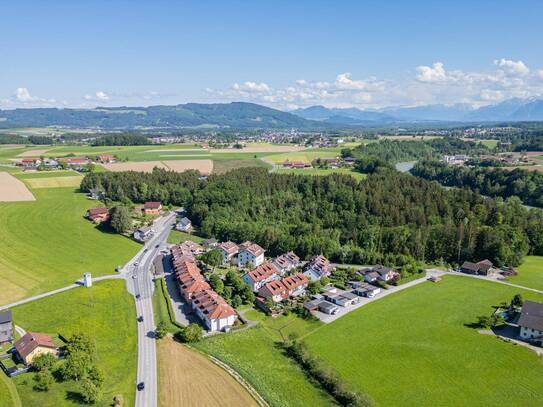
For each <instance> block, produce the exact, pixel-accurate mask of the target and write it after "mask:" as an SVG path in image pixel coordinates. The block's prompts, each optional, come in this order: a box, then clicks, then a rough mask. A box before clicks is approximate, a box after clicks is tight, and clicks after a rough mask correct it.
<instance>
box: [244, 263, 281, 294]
mask: <svg viewBox="0 0 543 407" xmlns="http://www.w3.org/2000/svg"><path fill="white" fill-rule="evenodd" d="M242 278H243V281H245V283H246V284H248V285H249V286H251V288H252V289H253V290H254V291H258V289H259V288H260V287H262V286H263V285H264V284H266V283H268V282H270V281H273V280H278V279H279V278H280V276H279V269H278V268H277V267H276V266H275V264H273V263H272V262H270V261H268V262H266V263H264V264H261V265H260V266H258V267H257V268H255V269H254V270H251V271H249V272H248V273H245V274H244V275H243V277H242Z"/></svg>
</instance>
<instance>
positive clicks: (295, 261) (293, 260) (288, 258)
mask: <svg viewBox="0 0 543 407" xmlns="http://www.w3.org/2000/svg"><path fill="white" fill-rule="evenodd" d="M272 262H273V264H274V266H275V267H277V269H278V270H279V274H281V275H284V274H285V273H287V272H288V271H291V270H293V269H295V268H297V267H300V265H301V264H302V263H301V262H300V258H299V257H298V256H296V254H294V252H288V253H285V254H282V255H281V256H278V257H276V258H275V259H273V261H272Z"/></svg>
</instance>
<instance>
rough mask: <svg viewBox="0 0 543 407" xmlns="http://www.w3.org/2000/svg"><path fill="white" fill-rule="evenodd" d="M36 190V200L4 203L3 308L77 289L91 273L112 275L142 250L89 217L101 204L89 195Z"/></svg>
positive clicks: (0, 214) (0, 211)
mask: <svg viewBox="0 0 543 407" xmlns="http://www.w3.org/2000/svg"><path fill="white" fill-rule="evenodd" d="M34 175H35V174H34ZM23 178H24V177H23ZM31 191H32V193H33V194H34V197H35V198H36V201H33V202H2V203H0V230H1V231H2V246H1V247H0V287H2V290H0V304H6V303H10V302H14V301H17V300H19V299H21V298H25V297H28V296H31V295H34V294H38V293H41V292H45V291H49V290H52V289H55V288H59V287H63V286H66V285H69V284H72V283H73V282H74V281H75V280H77V279H79V278H80V277H81V276H82V274H83V273H84V272H86V271H90V272H91V273H92V274H93V275H94V276H100V275H104V274H113V273H115V267H116V266H118V265H121V264H124V263H125V262H126V261H128V260H129V259H130V258H131V257H132V256H133V255H134V254H136V253H137V251H138V250H139V248H140V246H139V245H138V244H137V243H135V242H133V241H131V240H129V239H127V238H125V237H123V236H120V235H117V234H113V233H108V232H106V231H102V230H101V229H100V228H99V227H97V226H95V225H93V224H92V223H90V222H89V221H88V220H86V219H85V218H84V216H85V213H86V210H87V209H88V208H91V207H93V206H97V205H99V203H97V202H96V201H92V200H89V199H87V198H86V197H85V195H84V194H81V193H78V192H76V191H75V190H74V189H73V188H45V189H41V188H40V189H32V190H31Z"/></svg>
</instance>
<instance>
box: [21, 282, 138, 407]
mask: <svg viewBox="0 0 543 407" xmlns="http://www.w3.org/2000/svg"><path fill="white" fill-rule="evenodd" d="M13 318H14V322H15V323H16V324H17V325H19V326H21V327H22V328H23V329H25V330H32V331H36V332H43V333H47V334H50V335H51V336H53V337H58V336H59V335H62V336H64V337H67V336H69V335H71V334H72V333H75V332H82V333H86V334H89V335H90V336H91V337H92V338H94V339H95V342H96V348H97V361H96V364H97V366H98V367H99V368H101V369H102V370H103V371H104V373H105V377H106V381H105V383H104V397H103V399H102V401H101V402H100V403H97V404H96V405H98V406H104V407H105V406H110V405H111V404H112V401H113V397H114V396H115V395H117V394H122V396H123V398H124V400H125V403H126V405H127V406H129V405H133V404H134V394H135V382H136V353H137V336H136V335H135V332H136V310H135V307H134V300H133V298H132V296H131V295H130V294H128V292H127V291H126V289H125V282H124V281H122V280H112V281H102V282H99V283H95V284H94V285H93V287H92V288H91V289H86V288H83V287H81V288H75V289H73V290H70V291H67V292H64V293H61V294H57V295H54V296H51V297H47V298H44V299H41V300H37V301H34V302H31V303H28V304H25V305H20V306H18V307H15V308H13ZM127 332H134V335H127ZM12 380H13V381H14V383H15V385H16V387H17V390H18V393H19V397H20V398H21V400H22V404H23V406H42V407H64V406H78V405H81V402H80V401H79V387H78V384H77V383H76V382H73V381H68V382H55V383H54V384H53V385H52V387H51V389H50V390H49V391H48V392H36V391H34V390H33V389H32V386H33V380H32V373H29V374H23V375H21V376H18V377H16V378H14V379H12Z"/></svg>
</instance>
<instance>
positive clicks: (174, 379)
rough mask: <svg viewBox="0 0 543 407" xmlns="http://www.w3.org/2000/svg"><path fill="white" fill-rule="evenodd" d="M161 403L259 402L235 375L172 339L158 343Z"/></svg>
mask: <svg viewBox="0 0 543 407" xmlns="http://www.w3.org/2000/svg"><path fill="white" fill-rule="evenodd" d="M158 355H159V378H160V383H159V394H158V398H159V405H161V406H164V407H216V406H224V407H249V406H250V407H254V406H258V404H257V403H256V401H255V400H254V399H253V398H252V397H251V396H250V395H249V393H247V391H246V390H245V389H244V388H243V387H242V386H241V385H240V384H239V383H238V382H236V381H235V380H234V379H233V378H232V376H230V375H229V374H228V373H227V372H225V371H224V370H223V369H221V368H220V367H219V366H217V365H215V364H214V363H213V362H211V361H210V360H208V359H207V358H206V357H205V356H203V355H201V354H199V353H197V352H195V351H192V350H190V349H189V348H187V347H186V346H184V345H181V344H180V343H176V342H174V341H173V340H172V339H168V338H165V339H162V340H160V342H159V343H158Z"/></svg>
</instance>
